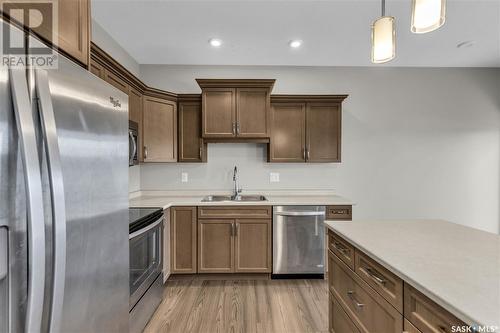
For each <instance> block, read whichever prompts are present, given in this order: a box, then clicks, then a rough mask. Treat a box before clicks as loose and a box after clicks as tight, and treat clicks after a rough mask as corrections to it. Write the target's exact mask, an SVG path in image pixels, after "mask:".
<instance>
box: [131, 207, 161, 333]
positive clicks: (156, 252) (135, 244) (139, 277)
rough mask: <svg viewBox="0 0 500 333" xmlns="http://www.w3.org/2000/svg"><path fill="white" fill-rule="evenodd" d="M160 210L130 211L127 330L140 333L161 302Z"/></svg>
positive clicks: (138, 209) (137, 209)
mask: <svg viewBox="0 0 500 333" xmlns="http://www.w3.org/2000/svg"><path fill="white" fill-rule="evenodd" d="M162 235H163V210H162V209H161V208H130V209H129V244H130V254H129V255H130V282H129V283H130V303H129V310H130V316H129V331H130V332H131V333H135V332H142V330H143V329H144V327H145V326H146V324H147V323H148V321H149V319H150V318H151V316H152V315H153V313H154V311H155V310H156V308H157V307H158V305H159V304H160V303H161V299H162V289H163V273H162V265H163V258H162V254H163V237H162Z"/></svg>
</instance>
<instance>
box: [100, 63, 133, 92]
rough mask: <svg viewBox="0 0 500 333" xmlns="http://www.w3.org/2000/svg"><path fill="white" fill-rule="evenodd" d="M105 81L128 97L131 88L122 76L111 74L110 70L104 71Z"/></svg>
mask: <svg viewBox="0 0 500 333" xmlns="http://www.w3.org/2000/svg"><path fill="white" fill-rule="evenodd" d="M104 81H106V82H108V83H109V84H111V85H112V86H113V87H115V88H116V89H118V90H121V91H123V92H124V93H125V94H127V95H128V92H129V86H128V84H127V82H126V81H125V80H124V79H122V78H121V77H120V76H118V75H116V74H115V73H113V72H111V71H110V70H107V69H104Z"/></svg>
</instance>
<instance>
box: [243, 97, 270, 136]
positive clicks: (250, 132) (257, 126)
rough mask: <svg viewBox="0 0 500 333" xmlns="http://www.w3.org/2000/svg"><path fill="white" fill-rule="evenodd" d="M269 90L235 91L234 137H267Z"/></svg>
mask: <svg viewBox="0 0 500 333" xmlns="http://www.w3.org/2000/svg"><path fill="white" fill-rule="evenodd" d="M269 101H270V96H269V89H267V88H238V89H237V91H236V135H237V136H238V137H242V138H268V137H269V108H270V105H269Z"/></svg>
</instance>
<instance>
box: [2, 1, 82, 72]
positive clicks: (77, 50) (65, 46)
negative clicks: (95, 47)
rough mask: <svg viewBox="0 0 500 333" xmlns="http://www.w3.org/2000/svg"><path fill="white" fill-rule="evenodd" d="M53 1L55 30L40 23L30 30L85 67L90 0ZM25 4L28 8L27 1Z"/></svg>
mask: <svg viewBox="0 0 500 333" xmlns="http://www.w3.org/2000/svg"><path fill="white" fill-rule="evenodd" d="M53 1H54V3H56V4H57V12H58V15H57V16H58V17H57V22H56V24H57V30H56V31H55V32H54V31H52V29H50V28H48V29H44V27H43V25H42V26H41V27H39V28H38V29H34V30H32V31H35V34H36V35H37V36H38V37H41V38H42V39H43V40H44V41H45V42H47V43H49V44H51V45H52V46H54V47H57V48H58V49H59V51H61V52H62V53H63V54H65V55H66V56H69V57H70V58H72V60H75V61H76V62H78V63H79V64H80V65H83V66H84V67H87V65H88V63H89V54H90V0H53ZM34 2H36V1H34ZM0 3H4V4H5V3H7V1H5V0H0ZM17 5H18V3H16V6H17ZM26 6H27V7H28V8H30V7H29V6H30V5H29V3H26ZM7 15H8V14H3V16H6V17H7ZM12 19H15V18H14V17H12Z"/></svg>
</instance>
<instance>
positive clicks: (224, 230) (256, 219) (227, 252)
mask: <svg viewBox="0 0 500 333" xmlns="http://www.w3.org/2000/svg"><path fill="white" fill-rule="evenodd" d="M271 217H272V209H271V207H270V206H251V207H249V206H245V207H243V206H236V207H235V206H226V207H198V273H270V272H271V257H272V250H271V237H272V232H271V227H272V224H271Z"/></svg>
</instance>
